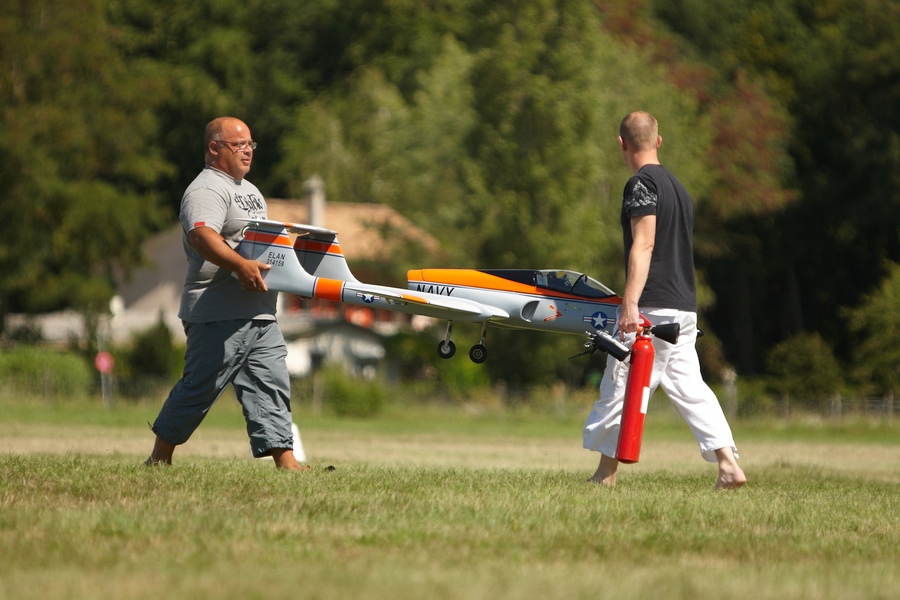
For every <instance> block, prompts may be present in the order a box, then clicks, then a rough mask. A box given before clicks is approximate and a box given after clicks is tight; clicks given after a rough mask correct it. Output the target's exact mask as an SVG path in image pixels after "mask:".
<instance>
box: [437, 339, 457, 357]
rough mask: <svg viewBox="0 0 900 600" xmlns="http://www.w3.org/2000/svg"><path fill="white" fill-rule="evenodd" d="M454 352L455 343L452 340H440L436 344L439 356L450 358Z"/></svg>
mask: <svg viewBox="0 0 900 600" xmlns="http://www.w3.org/2000/svg"><path fill="white" fill-rule="evenodd" d="M454 354H456V344H454V343H453V342H443V341H442V342H440V343H439V344H438V356H440V357H441V358H450V357H451V356H453V355H454Z"/></svg>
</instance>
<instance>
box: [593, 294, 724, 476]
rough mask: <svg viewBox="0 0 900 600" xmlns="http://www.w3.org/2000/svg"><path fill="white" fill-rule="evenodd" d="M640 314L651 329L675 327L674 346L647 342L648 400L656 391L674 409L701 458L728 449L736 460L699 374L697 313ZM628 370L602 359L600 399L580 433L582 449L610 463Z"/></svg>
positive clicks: (720, 416)
mask: <svg viewBox="0 0 900 600" xmlns="http://www.w3.org/2000/svg"><path fill="white" fill-rule="evenodd" d="M641 314H642V315H644V316H645V317H647V319H648V320H649V321H650V322H651V323H653V324H654V325H660V324H662V323H673V322H674V323H679V324H681V333H680V335H679V336H678V341H677V343H675V344H669V343H668V342H664V341H662V340H659V339H657V338H655V337H654V338H653V348H654V350H655V351H656V357H655V359H654V362H653V373H652V375H651V377H650V394H651V395H653V392H655V391H656V388H657V387H658V386H660V385H661V386H662V389H663V391H664V392H665V393H666V395H667V396H669V399H670V400H671V401H672V405H673V406H674V407H675V410H677V411H678V414H679V415H681V418H682V419H684V421H685V422H686V423H687V424H688V427H690V429H691V433H693V434H694V439H696V440H697V443H698V444H699V445H700V454H701V455H702V456H703V458H704V459H706V460H707V461H709V462H716V454H715V451H716V450H718V449H720V448H726V447H729V446H730V447H731V448H732V449H734V451H735V456H737V448H735V445H734V438H733V437H732V434H731V427H729V425H728V421H727V420H726V419H725V413H723V412H722V407H721V405H720V404H719V400H718V398H716V394H715V393H714V392H713V391H712V390H711V389H710V388H709V386H708V385H706V383H705V382H704V381H703V376H702V375H701V374H700V360H699V359H698V358H697V347H696V342H697V313H693V312H685V311H680V310H674V309H652V308H651V309H642V310H641ZM634 337H635V336H634V334H629V335H628V336H627V338H626V341H625V343H626V344H627V345H629V346H630V345H631V344H632V343H634ZM629 368H630V365H629V364H628V363H622V362H619V361H618V360H616V359H615V358H613V357H612V356H609V357H608V358H607V360H606V371H605V372H604V373H603V380H602V381H601V383H600V399H599V400H597V401H596V402H594V408H593V410H591V413H590V414H589V415H588V418H587V421H586V422H585V424H584V431H583V433H582V436H583V441H584V447H585V448H587V449H588V450H594V451H596V452H600V453H602V454H605V455H606V456H609V457H611V458H615V457H616V445H617V444H618V441H619V426H620V423H621V422H622V407H623V405H624V402H625V387H626V385H627V383H628V372H629Z"/></svg>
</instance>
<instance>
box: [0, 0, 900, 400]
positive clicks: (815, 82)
mask: <svg viewBox="0 0 900 600" xmlns="http://www.w3.org/2000/svg"><path fill="white" fill-rule="evenodd" d="M898 11H900V6H898V5H897V3H896V2H894V1H893V0H871V1H867V2H864V3H862V4H860V3H859V2H856V1H855V0H827V1H826V2H809V1H808V0H785V1H782V0H759V1H751V0H735V1H734V2H729V3H727V4H721V3H719V4H716V3H709V2H702V1H698V0H671V1H659V0H638V1H634V0H604V1H602V2H600V1H596V2H592V3H586V2H583V1H581V0H521V1H517V2H512V3H497V2H495V1H492V0H460V1H458V2H452V3H448V2H444V1H437V0H428V1H425V2H411V1H410V0H380V1H378V2H372V1H370V0H345V1H342V2H338V1H336V0H323V1H318V2H301V3H297V2H295V1H294V0H249V1H248V2H239V1H238V0H198V1H196V2H189V3H185V2H178V1H176V0H162V1H160V2H153V3H147V2H144V1H143V0H110V1H106V2H101V1H100V0H71V1H67V2H63V1H61V0H36V1H33V2H11V3H10V2H7V3H4V4H3V5H2V6H0V33H2V35H0V57H2V60H3V64H4V67H5V68H4V69H2V70H0V106H2V110H0V125H2V128H3V131H4V134H5V136H6V139H7V141H8V143H7V144H5V145H4V146H3V148H2V149H0V183H2V184H3V186H4V195H3V197H2V198H0V209H2V210H3V212H4V214H8V215H15V219H16V222H15V227H10V228H7V230H6V232H5V235H4V237H3V239H2V240H0V272H2V273H3V277H2V278H0V324H2V317H3V315H4V314H6V313H8V312H9V311H13V310H15V311H27V312H40V311H47V310H53V309H57V308H61V307H70V308H77V309H78V310H81V311H83V312H85V313H89V314H88V317H89V318H90V319H94V318H96V315H97V314H100V313H102V312H105V310H106V308H105V307H106V306H107V302H108V299H109V297H110V295H111V294H112V292H113V290H112V285H111V281H112V274H113V272H114V271H117V270H118V269H120V268H122V269H124V270H126V271H127V270H128V269H129V268H131V267H133V266H134V265H136V264H138V263H139V262H140V260H141V256H140V247H141V242H142V240H143V239H144V238H145V237H146V236H147V235H148V234H149V233H150V232H152V231H153V230H155V229H157V228H159V227H161V226H162V225H163V224H164V223H165V222H167V221H168V220H170V219H171V217H172V215H174V214H175V213H176V212H177V210H178V203H179V200H180V197H181V194H182V192H183V189H184V186H185V185H186V184H187V182H188V181H189V180H190V179H191V178H193V177H194V175H195V174H196V171H197V170H198V169H199V167H200V164H201V156H202V155H201V144H200V140H199V137H200V132H201V131H202V128H203V126H204V125H205V124H206V123H207V122H208V121H209V120H210V119H211V118H213V117H216V116H220V115H222V114H226V113H227V114H234V115H236V116H239V117H243V118H245V119H246V120H247V121H248V123H249V124H250V125H251V127H252V129H253V132H254V137H255V138H256V139H257V140H258V141H259V142H260V147H259V150H258V151H257V153H256V156H255V159H254V169H253V174H252V179H253V181H254V183H256V184H257V185H259V186H260V188H261V189H263V190H264V191H265V192H266V194H267V195H268V196H270V197H278V196H297V195H299V191H300V186H301V185H302V183H303V182H304V181H305V180H306V179H307V178H308V177H309V176H310V175H312V174H313V173H318V174H319V175H321V176H322V177H323V178H324V180H325V182H326V186H327V190H328V196H329V199H330V200H331V201H355V202H377V203H382V204H387V205H390V206H392V207H394V208H396V209H397V210H399V211H401V212H402V213H403V214H405V215H407V216H408V217H409V218H411V219H412V220H413V222H414V223H415V224H416V225H418V226H419V227H422V228H424V229H425V230H427V231H428V232H429V233H431V234H433V235H434V236H436V237H437V238H438V239H439V240H440V241H441V242H442V245H443V248H444V251H445V252H444V253H443V254H442V255H439V256H433V257H428V259H429V260H431V261H432V262H433V263H434V264H432V265H419V264H409V265H399V264H398V265H397V266H396V267H395V270H396V271H400V272H402V270H404V267H407V268H408V267H412V266H472V267H485V268H486V267H539V268H554V267H560V268H571V269H575V270H581V271H585V272H587V273H589V274H591V275H592V276H594V277H597V278H598V279H600V280H602V281H604V282H605V283H607V284H608V285H610V286H611V287H613V289H617V290H621V289H622V283H623V280H624V274H623V273H622V257H621V241H620V236H621V234H620V232H619V226H618V214H619V195H620V190H621V186H622V185H623V183H624V181H625V179H626V178H627V176H628V173H627V171H626V169H625V168H624V166H623V165H622V164H621V160H620V157H619V153H618V149H617V147H616V143H615V136H616V133H617V131H616V129H617V125H618V122H619V120H620V119H621V117H622V116H623V115H624V114H625V113H626V112H628V111H630V110H633V109H636V108H643V109H646V110H649V111H651V112H653V113H654V114H655V115H656V116H657V117H658V118H659V119H660V123H661V128H662V130H661V133H662V135H663V139H664V144H663V148H662V155H661V156H662V159H663V162H664V163H665V164H666V165H667V166H669V167H670V168H671V169H672V170H673V171H674V172H675V173H677V174H678V175H679V177H680V178H681V179H682V180H683V181H684V183H685V184H686V185H687V187H688V189H690V190H691V192H692V193H693V195H694V197H695V200H696V203H697V217H698V218H697V224H696V232H695V239H696V250H697V259H698V267H699V268H700V269H701V270H702V271H704V273H703V275H705V279H704V280H705V281H706V282H707V284H708V286H709V291H710V293H709V294H704V295H705V296H708V300H709V302H710V304H709V306H710V307H711V308H710V310H709V315H708V317H709V322H710V327H709V329H710V330H713V329H715V333H716V335H717V337H718V338H719V339H720V340H721V342H722V345H723V348H724V354H725V358H726V359H727V360H729V361H730V362H732V363H734V364H735V365H736V366H737V368H738V370H739V371H741V372H742V373H746V374H753V373H758V372H760V371H761V370H763V369H764V367H765V364H764V363H765V361H764V357H765V356H766V355H767V352H768V350H769V349H770V348H771V347H772V346H774V345H775V343H776V342H777V341H778V340H780V339H782V338H783V336H784V335H785V332H788V333H795V332H798V331H801V330H810V331H813V330H815V331H818V332H819V333H820V334H821V336H822V337H823V339H825V340H826V341H827V343H828V344H829V345H831V347H832V349H833V351H834V353H836V354H837V355H838V356H839V358H841V359H843V360H847V361H849V360H850V359H851V358H853V357H852V356H851V354H852V352H851V350H850V349H851V348H853V347H854V344H853V343H852V342H854V341H855V340H856V338H857V337H858V336H859V335H860V332H859V331H858V330H857V329H855V324H853V323H851V321H850V316H849V315H850V314H851V313H850V312H846V311H845V308H846V307H848V306H851V307H855V306H859V305H860V304H861V303H862V302H863V301H864V297H865V296H866V295H868V294H872V293H873V291H874V290H877V289H879V288H880V286H882V284H883V279H884V278H885V277H886V275H887V273H886V271H885V269H884V268H883V266H882V265H883V260H885V259H887V260H890V261H893V262H897V261H900V239H898V230H897V228H896V225H895V221H896V219H895V216H896V214H898V210H900V206H898V198H900V193H898V189H900V177H898V175H897V174H898V173H900V137H898V136H897V133H896V132H897V131H898V129H900V122H898V112H897V110H896V106H898V105H900V83H898V82H900V77H898V73H900V58H898V56H900V55H898V53H897V52H896V51H895V50H896V48H897V46H898V40H900V18H898V17H900V12H898ZM360 258H363V257H360ZM376 258H377V259H383V260H385V261H387V260H388V258H386V257H376ZM395 258H396V261H397V262H398V263H400V262H404V261H414V260H421V259H422V258H424V257H420V256H416V255H415V254H410V255H408V256H403V257H395ZM773 307H774V308H773ZM851 312H852V311H851ZM504 335H505V334H501V335H499V336H497V337H498V339H499V340H500V341H501V342H502V343H503V345H502V346H501V347H499V348H494V347H492V348H491V350H492V358H491V359H490V362H489V364H488V365H487V369H488V372H489V373H490V376H491V378H492V379H494V380H498V379H500V378H503V379H509V378H510V377H511V376H512V375H513V374H515V373H516V372H517V371H518V372H520V373H526V374H528V378H531V380H529V383H531V382H535V383H541V384H544V385H546V384H548V383H550V381H551V380H552V379H555V378H564V379H566V380H572V379H573V378H575V377H576V376H577V374H576V373H575V371H574V370H573V369H572V368H571V365H569V364H568V363H565V361H566V358H567V357H568V356H569V355H570V354H569V353H568V351H567V350H566V349H567V348H568V347H569V344H568V343H567V342H565V341H561V340H557V339H554V336H542V337H540V338H535V339H534V340H531V339H529V340H528V341H527V343H525V344H520V345H519V346H518V347H516V343H515V342H512V341H508V340H507V339H506V338H505V337H504ZM516 335H518V334H516ZM522 348H525V349H527V351H522ZM870 351H871V352H875V351H876V350H875V349H874V348H871V349H870V350H867V351H866V352H870ZM866 356H867V357H868V358H867V360H866V362H867V363H868V362H873V361H871V360H869V358H871V356H870V355H869V354H867V355H866ZM854 360H855V359H854ZM885 360H886V361H887V362H890V360H891V358H890V355H888V357H887V358H886V359H885ZM874 362H878V361H877V360H876V361H874ZM860 377H861V378H862V379H864V380H873V378H874V379H877V380H878V381H879V383H878V385H879V386H882V387H883V386H884V381H883V380H884V377H885V375H877V376H876V375H873V374H862V373H861V374H860Z"/></svg>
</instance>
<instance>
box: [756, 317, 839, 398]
mask: <svg viewBox="0 0 900 600" xmlns="http://www.w3.org/2000/svg"><path fill="white" fill-rule="evenodd" d="M841 373H842V369H841V365H840V363H838V361H837V359H835V357H834V354H832V352H831V348H830V347H829V346H828V344H827V343H825V340H823V339H822V337H821V336H820V335H819V334H817V333H801V334H797V335H794V336H791V337H790V338H788V339H786V340H784V341H783V342H781V343H780V344H777V345H776V346H775V347H774V348H772V350H771V351H770V352H769V355H768V375H769V386H770V387H771V389H772V390H773V391H774V392H775V393H777V394H780V395H782V396H787V397H791V398H795V399H803V400H812V401H814V402H817V403H818V404H820V405H825V404H826V403H827V402H829V401H830V400H831V397H832V396H833V395H834V394H836V393H837V392H838V391H839V390H840V388H841V385H842V383H843V378H842V375H841Z"/></svg>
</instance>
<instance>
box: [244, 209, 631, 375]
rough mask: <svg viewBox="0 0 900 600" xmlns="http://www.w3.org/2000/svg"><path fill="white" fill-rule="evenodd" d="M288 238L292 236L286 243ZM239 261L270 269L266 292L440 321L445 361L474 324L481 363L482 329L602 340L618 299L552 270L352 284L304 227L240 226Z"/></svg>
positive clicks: (336, 251)
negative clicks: (456, 334)
mask: <svg viewBox="0 0 900 600" xmlns="http://www.w3.org/2000/svg"><path fill="white" fill-rule="evenodd" d="M291 234H297V235H296V238H295V239H294V240H293V241H292V238H291ZM237 251H238V252H239V253H240V254H241V256H243V257H245V258H250V259H253V260H257V261H259V262H261V263H265V264H268V265H271V268H270V269H269V270H268V271H265V272H264V273H263V277H265V280H266V285H267V286H268V288H269V289H271V290H278V291H282V292H289V293H292V294H297V295H300V296H305V297H308V298H321V299H324V300H332V301H334V302H344V303H348V304H356V305H361V306H369V307H371V308H381V309H384V310H391V311H396V312H403V313H409V314H416V315H424V316H428V317H435V318H438V319H444V320H446V321H447V331H446V334H445V336H444V339H443V340H442V341H441V342H440V343H439V344H438V354H439V355H440V356H441V357H442V358H450V357H451V356H453V355H454V354H455V353H456V345H455V344H454V343H453V341H452V340H451V339H450V338H451V334H452V330H453V323H454V322H455V321H460V322H465V323H481V339H480V341H479V342H478V343H477V344H475V345H474V346H472V348H471V350H470V351H469V358H471V359H472V361H474V362H476V363H482V362H484V361H485V360H486V359H487V348H486V346H485V343H484V342H485V337H486V334H487V327H488V326H489V325H490V326H494V327H505V328H512V329H532V330H538V331H550V332H559V333H574V334H581V335H584V334H585V333H597V332H600V331H605V332H607V333H610V332H611V330H612V328H613V326H614V325H615V322H616V310H617V309H618V307H619V305H620V304H621V302H622V299H621V298H620V297H619V296H617V295H616V294H615V293H614V292H613V291H611V290H610V289H609V288H607V287H606V286H604V285H603V284H602V283H600V282H599V281H597V280H595V279H592V278H590V277H588V276H587V275H584V274H582V273H577V272H575V271H567V270H558V269H545V270H534V269H477V270H476V269H418V270H411V271H409V272H408V274H407V278H408V282H407V284H408V289H406V290H404V289H401V288H394V287H388V286H381V285H372V284H368V283H362V282H360V281H358V280H357V279H356V278H355V277H354V276H353V274H352V273H351V272H350V269H349V267H348V266H347V261H346V259H345V258H344V254H343V252H342V251H341V246H340V243H339V242H338V239H337V233H336V232H335V231H332V230H330V229H323V228H321V227H314V226H312V225H298V224H294V223H282V222H280V221H268V220H248V225H247V227H246V228H245V230H244V238H243V240H242V241H241V243H240V244H239V245H238V247H237Z"/></svg>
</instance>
